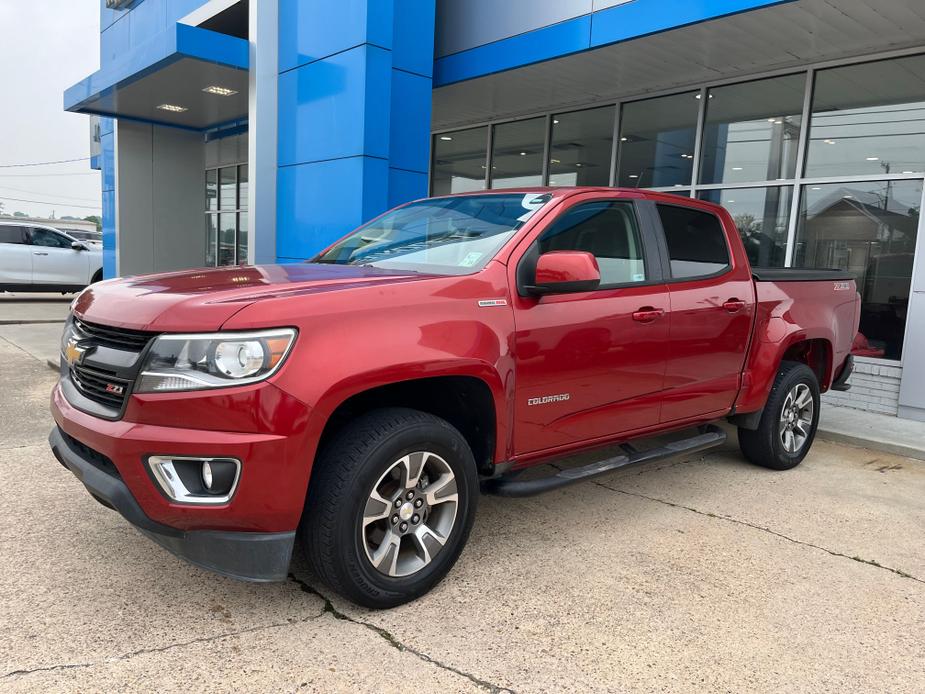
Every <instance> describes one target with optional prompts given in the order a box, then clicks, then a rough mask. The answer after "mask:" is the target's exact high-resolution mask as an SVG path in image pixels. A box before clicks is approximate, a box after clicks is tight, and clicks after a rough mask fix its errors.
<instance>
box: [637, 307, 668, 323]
mask: <svg viewBox="0 0 925 694" xmlns="http://www.w3.org/2000/svg"><path fill="white" fill-rule="evenodd" d="M664 314H665V309H663V308H653V307H651V306H643V307H642V308H641V309H639V310H638V311H633V320H634V321H636V322H637V323H651V322H652V321H655V320H658V319H659V318H661V317H662V316H663V315H664Z"/></svg>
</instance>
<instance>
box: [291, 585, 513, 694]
mask: <svg viewBox="0 0 925 694" xmlns="http://www.w3.org/2000/svg"><path fill="white" fill-rule="evenodd" d="M289 580H291V581H292V582H293V583H295V584H296V585H297V586H299V587H300V588H301V589H302V590H304V591H305V592H306V593H308V594H309V595H314V596H316V597H319V598H321V599H322V600H323V601H324V612H325V613H328V614H330V615H331V616H332V617H334V619H339V620H341V621H344V622H350V623H351V624H356V625H357V626H361V627H365V628H366V629H369V630H370V631H371V632H373V633H374V634H376V635H377V636H380V637H381V638H382V639H384V640H385V641H386V643H388V644H389V645H390V646H391V647H392V648H394V649H396V650H398V651H400V652H402V653H410V654H411V655H413V656H415V657H416V658H418V659H419V660H422V661H424V662H425V663H430V664H431V665H435V666H436V667H438V668H440V669H441V670H446V671H447V672H452V673H453V674H455V675H459V676H460V677H465V678H466V679H467V680H469V681H470V682H472V683H473V684H474V685H476V686H477V687H480V688H482V689H485V690H486V691H489V692H492V694H501V693H502V692H505V693H507V694H516V692H514V690H513V689H509V688H507V687H499V686H498V685H496V684H492V683H491V682H487V681H486V680H483V679H479V678H478V677H476V676H475V675H473V674H471V673H468V672H465V671H463V670H459V669H457V668H455V667H453V666H452V665H447V664H446V663H444V662H441V661H439V660H437V659H436V658H433V657H431V656H429V655H427V654H426V653H424V652H422V651H419V650H417V649H415V648H412V647H411V646H408V645H406V644H404V643H402V642H401V641H399V640H398V638H396V637H395V635H394V634H392V633H391V632H389V631H388V630H386V629H383V628H382V627H380V626H376V625H375V624H370V623H369V622H364V621H363V620H360V619H356V618H354V617H351V616H350V615H348V614H346V613H344V612H341V611H340V610H338V609H337V608H336V607H334V603H333V602H331V600H330V598H328V597H327V596H326V595H324V594H323V593H321V592H320V591H318V590H316V589H315V588H313V587H312V586H310V585H309V584H308V583H306V582H305V581H303V580H302V579H300V578H298V577H297V576H296V575H295V574H292V573H290V574H289Z"/></svg>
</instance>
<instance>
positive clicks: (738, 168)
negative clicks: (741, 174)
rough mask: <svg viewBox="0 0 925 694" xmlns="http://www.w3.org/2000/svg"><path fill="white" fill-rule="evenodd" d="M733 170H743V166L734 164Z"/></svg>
mask: <svg viewBox="0 0 925 694" xmlns="http://www.w3.org/2000/svg"><path fill="white" fill-rule="evenodd" d="M732 170H733V171H741V170H742V167H741V166H733V167H732Z"/></svg>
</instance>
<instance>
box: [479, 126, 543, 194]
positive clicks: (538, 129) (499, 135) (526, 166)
mask: <svg viewBox="0 0 925 694" xmlns="http://www.w3.org/2000/svg"><path fill="white" fill-rule="evenodd" d="M545 141H546V118H530V119H528V120H521V121H516V122H513V123H502V124H500V125H496V126H495V131H494V133H493V136H492V147H491V187H492V188H522V187H527V186H540V185H543V149H544V143H545Z"/></svg>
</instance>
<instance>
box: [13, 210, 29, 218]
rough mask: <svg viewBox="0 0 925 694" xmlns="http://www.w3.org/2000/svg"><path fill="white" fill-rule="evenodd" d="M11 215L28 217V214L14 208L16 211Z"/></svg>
mask: <svg viewBox="0 0 925 694" xmlns="http://www.w3.org/2000/svg"><path fill="white" fill-rule="evenodd" d="M13 216H14V217H28V216H29V215H27V214H26V213H25V212H20V211H19V210H16V212H14V213H13Z"/></svg>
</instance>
